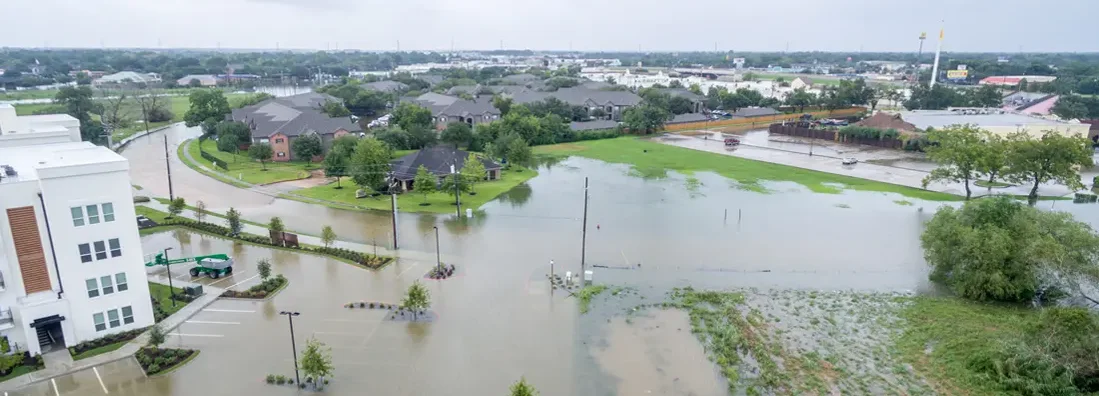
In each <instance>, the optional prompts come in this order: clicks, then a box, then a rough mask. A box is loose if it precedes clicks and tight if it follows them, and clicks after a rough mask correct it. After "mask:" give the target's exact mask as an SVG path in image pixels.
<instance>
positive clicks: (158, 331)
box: [149, 324, 168, 349]
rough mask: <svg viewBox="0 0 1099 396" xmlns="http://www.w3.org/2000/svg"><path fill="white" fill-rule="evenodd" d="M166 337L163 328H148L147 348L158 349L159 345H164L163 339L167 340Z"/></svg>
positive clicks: (155, 326) (157, 326)
mask: <svg viewBox="0 0 1099 396" xmlns="http://www.w3.org/2000/svg"><path fill="white" fill-rule="evenodd" d="M167 335H168V334H167V333H166V332H165V331H164V328H163V327H160V325H159V324H155V325H153V327H150V328H149V346H150V347H153V348H154V349H156V348H159V347H160V344H163V343H164V339H165V338H167Z"/></svg>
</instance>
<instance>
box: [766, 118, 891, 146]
mask: <svg viewBox="0 0 1099 396" xmlns="http://www.w3.org/2000/svg"><path fill="white" fill-rule="evenodd" d="M767 131H768V132H770V133H775V134H779V135H790V136H800V137H808V138H814V139H826V140H832V141H835V142H840V143H849V144H863V145H867V146H875V147H882V148H890V149H902V148H904V141H903V140H900V139H894V138H889V139H867V138H858V137H854V136H843V135H841V134H839V133H838V132H836V131H830V130H826V129H813V128H807V127H804V126H799V125H797V124H787V125H783V124H771V126H770V127H768V128H767Z"/></svg>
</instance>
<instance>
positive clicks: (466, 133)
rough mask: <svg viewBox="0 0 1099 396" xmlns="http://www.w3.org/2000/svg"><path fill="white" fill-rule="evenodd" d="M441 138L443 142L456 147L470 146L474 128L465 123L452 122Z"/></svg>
mask: <svg viewBox="0 0 1099 396" xmlns="http://www.w3.org/2000/svg"><path fill="white" fill-rule="evenodd" d="M439 138H440V139H441V140H442V141H443V142H446V143H450V144H453V145H454V147H458V146H459V145H462V144H464V145H467V146H468V145H469V142H470V140H473V128H471V127H470V126H469V124H466V123H464V122H452V123H450V124H448V125H447V126H446V129H444V130H443V133H442V134H441V135H440V136H439Z"/></svg>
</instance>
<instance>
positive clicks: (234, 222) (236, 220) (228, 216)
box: [225, 208, 243, 236]
mask: <svg viewBox="0 0 1099 396" xmlns="http://www.w3.org/2000/svg"><path fill="white" fill-rule="evenodd" d="M225 222H226V223H227V224H228V225H229V235H231V236H237V235H240V230H241V228H242V227H243V226H242V225H241V222H240V212H238V211H237V210H236V209H235V208H229V211H228V212H226V213H225Z"/></svg>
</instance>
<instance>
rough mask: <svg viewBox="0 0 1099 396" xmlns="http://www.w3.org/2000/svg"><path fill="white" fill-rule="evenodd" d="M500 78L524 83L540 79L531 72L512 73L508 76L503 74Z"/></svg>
mask: <svg viewBox="0 0 1099 396" xmlns="http://www.w3.org/2000/svg"><path fill="white" fill-rule="evenodd" d="M501 80H504V81H507V82H511V83H517V84H525V83H528V82H532V81H540V80H542V79H541V78H540V77H538V76H536V75H533V74H529V73H522V74H512V75H510V76H504V77H503V78H501Z"/></svg>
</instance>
